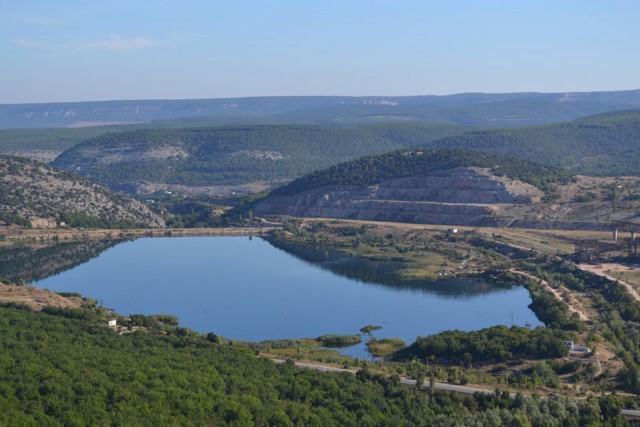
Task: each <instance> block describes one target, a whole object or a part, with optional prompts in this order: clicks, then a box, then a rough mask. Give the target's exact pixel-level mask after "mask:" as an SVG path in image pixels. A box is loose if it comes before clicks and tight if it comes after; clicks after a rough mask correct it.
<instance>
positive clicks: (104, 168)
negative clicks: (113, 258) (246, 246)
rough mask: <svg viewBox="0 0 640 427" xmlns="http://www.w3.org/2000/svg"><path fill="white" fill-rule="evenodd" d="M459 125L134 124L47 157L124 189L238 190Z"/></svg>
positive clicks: (437, 135) (436, 135)
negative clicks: (164, 127)
mask: <svg viewBox="0 0 640 427" xmlns="http://www.w3.org/2000/svg"><path fill="white" fill-rule="evenodd" d="M466 130H467V128H464V127H460V126H453V125H411V124H406V125H400V124H387V125H371V126H362V127H349V128H342V127H332V126H317V125H278V126H275V125H269V126H242V127H223V128H195V129H172V130H145V131H142V130H141V131H135V132H124V133H112V134H106V135H103V136H99V137H97V138H93V139H91V140H88V141H86V142H83V143H81V144H78V145H76V146H74V147H72V148H71V149H69V150H67V151H65V152H64V153H63V154H61V155H60V156H59V157H58V158H57V159H56V160H55V161H54V162H53V165H55V166H57V167H60V168H64V169H68V170H73V171H76V172H78V173H80V174H83V175H85V176H87V177H90V178H92V179H94V180H96V181H98V182H100V183H102V184H104V185H106V186H108V187H110V188H112V189H115V190H118V191H125V192H131V193H144V192H153V191H155V190H158V189H163V190H167V189H169V190H171V191H180V192H190V191H198V192H213V193H216V192H230V191H235V192H243V191H246V189H248V188H252V189H254V190H255V188H256V186H258V188H265V187H268V186H270V185H272V184H274V183H278V182H283V181H288V180H291V179H294V178H297V177H299V176H302V175H304V174H305V173H308V172H311V171H314V170H317V169H321V168H324V167H327V166H330V165H332V164H335V163H338V162H340V161H345V160H349V159H353V158H357V157H361V156H364V155H368V154H371V153H382V152H387V151H392V150H395V149H398V148H403V147H413V146H416V145H422V144H425V143H427V142H429V141H432V140H436V139H441V138H443V137H445V136H450V135H456V134H460V133H463V132H465V131H466ZM248 185H252V187H248ZM243 186H244V187H243ZM260 186H262V187H260Z"/></svg>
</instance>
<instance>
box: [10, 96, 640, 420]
mask: <svg viewBox="0 0 640 427" xmlns="http://www.w3.org/2000/svg"><path fill="white" fill-rule="evenodd" d="M376 108H377V107H376ZM580 120H583V121H584V122H586V123H589V124H590V125H589V126H591V124H592V125H594V126H595V124H596V123H600V125H601V126H600V125H598V126H600V127H598V126H595V127H593V128H590V127H589V126H585V125H584V123H583V122H581V121H578V122H569V123H568V124H565V125H563V126H565V128H566V129H565V130H564V131H563V132H565V137H566V139H567V140H571V138H574V137H575V138H576V140H583V139H584V140H586V139H588V138H590V137H591V136H593V135H598V132H600V133H602V132H613V131H612V129H614V128H615V129H617V131H619V132H620V134H619V135H621V136H620V139H619V143H620V144H621V146H623V145H624V144H629V143H630V142H629V141H631V140H632V139H633V138H634V137H635V136H634V135H635V133H634V132H635V130H634V129H635V123H636V122H637V121H639V119H638V116H637V110H636V111H627V112H623V113H612V115H610V116H602V117H600V116H596V117H589V118H586V119H580ZM131 126H138V125H131ZM603 126H604V127H607V126H608V127H607V130H606V131H603V130H602V127H603ZM550 129H554V130H550ZM557 129H560V125H544V126H542V127H532V128H526V127H525V128H522V129H517V130H515V129H514V130H508V131H507V130H503V131H490V130H486V131H485V130H470V129H468V128H466V127H460V126H457V125H456V126H451V125H442V124H438V125H427V124H411V125H407V124H384V125H366V126H358V127H349V128H341V127H326V126H319V125H295V126H293V125H268V126H265V125H259V126H256V125H250V126H249V125H247V126H245V127H243V128H239V127H220V128H211V127H209V128H200V129H194V128H179V129H178V128H174V129H148V130H129V131H123V132H117V133H109V134H103V135H100V134H98V135H96V136H95V137H93V138H92V139H90V140H87V141H84V142H80V143H76V142H74V143H73V144H70V146H69V148H68V149H65V151H64V152H63V153H62V154H61V155H60V156H58V157H57V159H56V160H55V161H54V162H53V166H49V165H45V164H43V163H40V162H37V161H32V160H25V159H23V158H19V157H12V156H2V157H1V158H0V160H2V162H3V163H2V164H3V165H4V166H3V167H4V169H3V172H2V173H3V175H2V177H3V179H4V182H5V183H10V184H6V185H4V187H2V189H3V192H2V194H3V198H2V200H1V201H0V202H1V203H0V212H3V216H2V220H3V224H2V225H0V282H2V283H3V284H2V286H0V303H1V304H2V305H3V308H2V310H3V313H13V311H11V310H27V309H29V310H34V312H33V315H35V316H47V319H55V320H52V321H53V322H58V321H60V322H67V323H68V322H69V321H70V320H69V319H75V320H74V322H76V321H77V322H79V323H77V324H76V326H74V327H79V328H83V327H85V326H80V325H81V324H84V325H86V327H87V328H89V329H90V330H92V331H96V330H99V328H108V327H107V326H105V325H106V323H107V322H108V321H111V320H113V319H116V321H117V325H118V326H117V328H115V329H112V330H110V332H105V331H102V332H99V334H102V333H107V334H109V333H112V334H115V335H116V338H114V339H116V340H122V341H120V342H122V343H124V342H125V341H127V340H130V339H134V340H137V339H144V340H148V345H149V346H151V347H153V346H156V345H160V346H162V345H165V344H166V343H167V342H171V343H172V344H171V346H172V347H174V348H176V349H177V348H179V347H180V346H181V345H183V344H184V345H185V346H187V347H189V348H193V349H196V348H215V349H217V350H216V351H223V350H222V349H221V348H222V347H225V348H226V347H229V348H230V349H229V351H230V352H231V353H229V355H228V357H231V358H232V359H234V360H238V358H239V357H245V356H246V357H249V358H250V360H253V361H252V362H250V363H264V362H258V361H257V360H258V358H256V356H259V357H260V358H261V359H268V358H271V359H278V360H287V362H285V363H282V364H281V366H279V367H278V368H277V369H281V370H283V372H287V373H286V374H284V375H289V371H288V370H289V369H292V367H293V366H294V365H295V363H298V364H303V365H304V366H311V365H318V366H329V367H330V368H328V369H348V370H350V371H349V372H351V371H355V372H356V376H355V378H352V379H350V380H345V381H356V382H362V381H365V382H367V381H369V382H371V381H372V382H373V383H377V384H379V381H382V382H384V381H394V383H395V381H396V378H401V383H411V384H414V388H415V390H417V391H418V392H419V393H422V394H421V395H420V397H418V399H423V398H426V399H429V398H430V397H429V396H431V395H432V393H434V392H435V391H434V390H440V389H451V388H452V389H455V390H457V388H458V387H463V388H464V387H470V389H469V390H476V389H479V390H492V389H496V388H497V389H499V390H500V391H499V392H498V393H497V394H496V395H495V396H496V398H502V397H501V396H503V397H504V396H506V397H505V398H508V399H514V398H515V399H516V400H517V399H518V398H522V399H529V400H530V401H534V400H535V397H531V396H534V395H542V396H552V395H555V396H562V399H578V400H575V401H574V400H567V401H566V402H582V401H586V402H592V403H593V402H597V403H596V404H597V405H605V404H609V403H610V402H615V405H616V408H617V410H615V411H614V412H612V415H611V417H612V418H611V419H621V418H616V417H620V416H621V413H622V412H621V411H622V409H623V408H625V411H626V412H624V414H626V415H627V416H630V414H633V410H634V408H636V407H637V405H636V404H635V403H634V402H635V401H636V400H635V399H636V396H637V394H638V393H640V382H639V381H638V378H640V376H638V372H639V371H640V368H639V367H638V361H637V360H636V357H635V355H636V354H637V351H638V344H637V343H638V342H640V340H639V339H638V336H637V335H638V332H637V328H636V324H637V322H638V321H640V314H639V313H640V302H638V300H637V286H638V279H637V278H638V277H640V270H639V269H638V268H637V266H636V260H635V259H633V256H632V255H633V248H634V244H635V243H634V241H633V240H631V239H629V238H628V236H627V234H626V232H625V231H620V233H619V234H620V235H619V239H618V240H613V238H612V236H613V229H614V228H615V227H617V225H616V224H619V223H620V224H634V223H635V222H634V221H637V217H638V212H640V197H638V194H640V187H638V185H639V184H638V183H639V182H640V178H639V177H638V176H636V175H629V176H623V175H620V174H619V173H617V172H620V173H623V172H634V171H635V169H628V168H627V166H625V165H628V164H629V163H628V162H627V163H621V164H620V168H619V169H616V170H615V171H613V172H612V173H610V174H609V175H607V176H598V173H593V174H585V175H576V174H575V173H574V171H576V170H585V171H587V170H588V169H589V168H591V166H588V165H593V163H589V162H590V160H589V159H588V158H586V157H585V158H580V159H577V160H576V162H577V163H575V164H574V165H573V166H570V167H568V166H567V164H566V163H563V162H557V161H549V158H550V156H557V155H558V154H557V152H556V153H554V152H553V151H552V150H548V151H549V153H547V157H542V158H540V159H542V162H540V159H538V160H539V162H532V161H530V160H531V159H536V158H537V157H536V150H540V149H543V150H544V147H540V146H539V145H538V144H530V141H531V140H532V139H530V138H534V139H535V138H538V136H535V137H534V136H531V135H538V134H539V135H543V137H544V138H545V140H549V141H552V140H553V139H552V138H550V137H548V136H544V135H549V134H550V133H554V132H556V130H557ZM585 129H586V130H585ZM594 129H595V130H594ZM617 131H616V132H617ZM499 132H504V133H505V134H509V135H511V136H513V138H514V139H513V141H515V142H514V144H515V146H514V147H513V149H516V148H515V147H518V146H519V147H521V149H518V150H520V151H518V155H517V156H515V157H507V156H505V155H503V154H500V150H494V149H493V148H496V147H500V145H499V144H497V145H495V146H493V148H491V149H486V150H485V149H484V148H483V146H482V144H476V143H474V142H473V141H476V140H477V141H480V140H482V139H483V138H490V139H491V140H495V141H500V140H501V138H502V136H500V135H498V133H499ZM511 132H512V133H511ZM585 132H586V133H585ZM594 132H595V133H594ZM61 135H62V134H61ZM522 135H528V136H522ZM567 135H569V136H567ZM511 136H510V137H511ZM465 138H466V139H465ZM469 138H472V139H473V138H476V139H473V141H472V139H469ZM478 138H479V139H478ZM541 138H542V136H541ZM458 140H459V141H466V142H464V143H461V145H462V146H464V148H460V147H458V145H459V144H458V143H457V142H455V141H458ZM34 141H35V140H34ZM445 141H446V143H445ZM452 141H453V142H452ZM518 141H523V142H518ZM610 143H611V142H607V143H605V144H602V147H601V148H600V149H601V150H603V151H602V152H604V151H607V150H608V151H607V152H608V153H609V154H610V155H611V156H610V157H609V159H607V160H606V162H616V161H617V160H616V158H615V156H614V155H613V154H615V150H613V151H612V150H609V145H608V144H610ZM34 144H35V145H33V146H31V148H30V149H33V148H34V147H37V146H38V143H34ZM430 144H431V145H430ZM518 144H521V145H518ZM527 144H529V145H530V146H529V148H526V146H527ZM549 144H553V142H550V143H549ZM439 145H442V146H443V147H445V148H433V147H436V146H439ZM584 147H586V146H583V148H580V149H584V150H586V151H585V152H589V153H591V154H594V153H596V152H595V151H593V150H592V151H589V150H590V149H587V148H584ZM467 148H474V149H476V150H475V151H474V150H468V149H467ZM37 149H43V150H44V149H46V146H45V145H41V146H40V148H37ZM478 149H480V150H479V151H478ZM576 149H578V148H576ZM496 152H497V153H496ZM25 153H26V151H25ZM509 153H511V151H510V152H509ZM598 156H600V157H598ZM602 156H603V155H602V154H597V155H595V157H598V158H600V159H601V160H602V158H603V157H602ZM595 157H594V158H595ZM589 158H591V157H589ZM630 158H632V157H630ZM599 161H600V160H599ZM578 164H580V165H583V166H584V168H583V169H580V168H581V167H582V166H579V165H578ZM287 165H289V166H287ZM61 166H62V167H64V168H66V169H68V170H67V171H62V170H60V169H57V167H61ZM616 171H617V172H616ZM76 173H82V174H85V175H87V176H88V177H89V179H91V180H96V181H98V182H100V183H101V184H96V183H94V182H92V181H90V180H89V179H88V178H79V177H78V176H77V175H76ZM114 190H117V191H119V192H115V191H114ZM123 193H125V194H123ZM126 193H128V195H127V194H126ZM132 195H133V196H132ZM621 230H626V228H624V227H623V228H622V229H621ZM589 262H591V263H592V264H589ZM597 263H600V264H597ZM614 264H615V265H618V266H619V267H614V266H613V265H614ZM31 285H36V287H33V286H31ZM56 292H57V293H56ZM14 315H17V314H11V316H14ZM24 315H25V316H26V315H27V314H24ZM28 316H31V314H29V315H28ZM43 318H44V317H43ZM65 319H67V320H65ZM92 322H93V323H92ZM90 325H93V326H90ZM97 325H100V326H97ZM96 328H98V329H96ZM107 330H109V329H107ZM99 334H98V335H99ZM143 336H144V338H142V337H143ZM173 337H175V338H173ZM87 339H91V338H87ZM109 339H111V338H109ZM174 339H175V340H178V341H172V340H174ZM179 340H184V341H183V344H179V343H178V342H179ZM61 342H62V341H61ZM566 342H571V343H572V344H571V346H570V347H569V346H567V344H566ZM65 345H66V344H65ZM92 345H94V344H92ZM176 346H177V347H176ZM574 348H575V349H583V350H575V349H574ZM39 351H40V350H39ZM96 351H98V352H99V351H103V350H96ZM181 351H182V350H181ZM184 351H187V352H190V351H191V350H184ZM194 351H195V350H194ZM224 351H226V350H224ZM243 352H244V353H243ZM38 354H44V353H43V352H42V351H40V353H38ZM188 354H191V356H189V357H192V356H194V355H195V353H193V352H191V353H188ZM240 354H244V355H245V356H240ZM32 355H33V357H40V356H38V355H37V354H36V353H33V354H32ZM48 357H51V356H48ZM167 357H177V356H176V354H174V353H173V350H171V351H169V353H167ZM198 357H199V356H198ZM225 357H227V356H225ZM265 362H268V361H265ZM268 363H271V362H268ZM321 369H325V368H321ZM292 372H293V371H292ZM296 372H298V371H296ZM295 375H307V374H300V373H296V374H295ZM310 375H311V374H310ZM326 375H329V376H330V374H326ZM349 375H352V374H351V373H349ZM370 375H373V376H374V377H375V378H377V379H375V380H374V379H370V378H374V377H369V376H370ZM323 381H324V380H323ZM427 383H429V384H434V386H433V388H432V387H431V385H429V386H427ZM436 385H437V386H436ZM465 390H467V389H465ZM438 393H441V392H438ZM442 393H444V392H442ZM492 396H493V395H492ZM518 396H520V397H518ZM44 398H45V399H47V398H46V397H44ZM489 398H492V397H489ZM472 399H481V397H479V396H474V397H472ZM549 399H551V398H550V397H549ZM529 400H527V401H529ZM509 401H511V400H509ZM567 404H569V403H567ZM571 404H573V403H571Z"/></svg>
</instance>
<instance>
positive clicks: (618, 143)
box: [426, 110, 640, 176]
mask: <svg viewBox="0 0 640 427" xmlns="http://www.w3.org/2000/svg"><path fill="white" fill-rule="evenodd" d="M638 141H640V110H628V111H622V112H616V113H608V114H602V115H598V116H592V117H588V118H584V119H580V120H575V121H573V122H569V123H562V124H555V125H547V126H538V127H530V128H522V129H502V130H478V131H472V132H469V133H466V134H464V135H459V136H454V137H450V138H445V139H442V140H440V141H435V142H432V143H428V144H426V146H428V147H432V148H452V147H460V148H466V149H472V150H482V151H490V152H494V153H500V154H504V155H509V156H514V157H519V158H524V159H527V160H532V161H536V162H541V163H546V164H550V165H555V166H560V167H565V168H568V169H570V170H571V171H573V172H576V173H580V174H586V175H598V176H615V175H640V150H638Z"/></svg>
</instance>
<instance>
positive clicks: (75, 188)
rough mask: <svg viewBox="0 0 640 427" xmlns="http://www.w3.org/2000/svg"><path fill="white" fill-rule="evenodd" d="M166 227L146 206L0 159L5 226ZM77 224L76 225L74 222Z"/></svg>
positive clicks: (66, 175) (58, 173) (0, 217)
mask: <svg viewBox="0 0 640 427" xmlns="http://www.w3.org/2000/svg"><path fill="white" fill-rule="evenodd" d="M2 222H4V223H5V224H12V223H16V224H21V225H30V226H32V227H38V228H40V227H42V228H48V227H56V226H59V225H61V223H62V222H66V223H71V224H70V225H88V226H99V227H122V226H125V227H127V226H147V227H162V226H164V221H163V220H162V218H160V217H158V216H157V215H156V214H154V213H153V212H151V211H150V210H149V209H148V208H147V207H146V206H145V205H144V204H142V203H140V202H138V201H137V200H134V199H132V198H130V197H127V196H122V195H116V194H114V193H112V192H110V191H108V190H106V189H105V188H103V187H101V186H100V185H98V184H95V183H92V182H90V181H88V180H87V179H84V178H80V177H78V176H76V175H74V174H72V173H70V172H66V171H62V170H59V169H55V168H52V167H50V166H47V165H45V164H44V163H40V162H36V161H32V160H26V159H22V158H17V157H11V156H0V223H2ZM73 222H76V224H73Z"/></svg>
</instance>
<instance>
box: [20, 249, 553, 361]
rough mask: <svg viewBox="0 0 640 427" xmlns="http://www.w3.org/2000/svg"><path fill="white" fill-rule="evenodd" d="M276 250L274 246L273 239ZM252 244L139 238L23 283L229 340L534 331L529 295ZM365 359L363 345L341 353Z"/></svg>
mask: <svg viewBox="0 0 640 427" xmlns="http://www.w3.org/2000/svg"><path fill="white" fill-rule="evenodd" d="M274 244H275V243H274ZM274 244H271V243H269V242H268V241H266V240H263V239H261V238H255V237H254V238H252V239H251V238H248V237H181V238H142V239H138V240H134V241H128V242H125V243H121V244H119V245H117V246H114V247H111V248H109V249H107V250H106V251H104V252H102V253H101V254H100V255H99V256H98V257H96V258H94V259H92V260H90V261H89V262H86V263H84V264H81V265H78V266H76V267H74V268H72V269H70V270H67V271H63V272H62V273H60V274H57V275H54V276H51V277H48V278H45V279H42V280H38V281H35V282H33V283H31V284H33V285H35V286H38V287H41V288H46V289H51V290H54V291H67V292H78V293H81V294H82V295H85V296H87V297H90V298H93V299H96V300H98V301H100V302H101V303H102V305H103V306H105V307H109V308H112V309H114V310H115V311H117V312H118V313H120V314H123V315H127V314H133V313H141V314H145V315H150V314H160V313H165V314H172V315H175V316H178V318H179V319H180V325H181V326H184V327H188V328H191V329H194V330H196V331H199V332H202V333H206V332H214V333H216V334H218V335H222V336H225V337H227V338H231V339H238V340H247V341H262V340H268V339H279V338H303V337H317V336H320V335H323V334H356V333H358V332H359V330H360V328H361V327H363V326H365V325H367V324H373V325H380V326H382V329H381V330H379V331H376V333H375V336H376V338H378V339H380V338H385V337H398V338H402V339H403V340H404V341H405V342H406V343H411V342H413V341H414V340H415V339H416V337H417V336H420V335H429V334H433V333H437V332H440V331H442V330H446V329H460V330H474V329H481V328H484V327H488V326H493V325H498V324H504V325H510V324H511V322H512V319H513V322H514V324H517V325H521V326H522V325H524V324H525V323H530V324H532V325H533V326H538V325H542V324H541V322H540V321H539V320H538V319H537V318H536V317H535V315H534V314H533V312H532V311H531V310H530V309H529V308H528V307H527V306H528V304H529V303H530V302H531V299H530V297H529V294H528V291H527V290H526V289H525V288H523V287H519V286H514V287H511V288H502V287H497V286H493V285H491V284H490V283H487V282H486V281H483V280H481V279H469V278H454V279H448V280H445V281H435V282H428V281H414V282H409V283H406V282H399V281H397V280H394V279H393V278H392V277H391V276H390V275H389V274H388V272H387V271H385V269H384V268H383V266H381V265H379V264H375V263H372V262H371V261H366V260H362V259H360V258H357V257H350V256H344V255H340V254H337V253H332V252H329V251H320V250H314V249H312V248H306V249H304V251H303V250H302V248H301V247H300V246H298V247H297V249H296V248H295V247H293V246H292V247H291V248H289V247H286V246H283V245H278V247H276V246H274ZM340 351H341V352H342V353H343V354H350V355H352V356H355V357H361V358H362V357H366V351H365V348H364V344H361V345H357V346H353V347H349V348H345V349H341V350H340Z"/></svg>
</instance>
